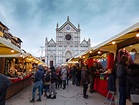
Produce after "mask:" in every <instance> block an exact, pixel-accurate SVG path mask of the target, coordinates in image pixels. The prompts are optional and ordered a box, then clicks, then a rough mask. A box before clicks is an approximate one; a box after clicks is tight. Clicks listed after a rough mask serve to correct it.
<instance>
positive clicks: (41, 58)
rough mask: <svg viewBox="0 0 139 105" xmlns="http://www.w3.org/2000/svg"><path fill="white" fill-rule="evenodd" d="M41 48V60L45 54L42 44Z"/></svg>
mask: <svg viewBox="0 0 139 105" xmlns="http://www.w3.org/2000/svg"><path fill="white" fill-rule="evenodd" d="M40 48H41V55H40V60H42V56H43V48H44V47H43V46H40Z"/></svg>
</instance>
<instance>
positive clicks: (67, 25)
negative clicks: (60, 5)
mask: <svg viewBox="0 0 139 105" xmlns="http://www.w3.org/2000/svg"><path fill="white" fill-rule="evenodd" d="M77 30H78V29H77V28H76V27H75V26H74V25H73V24H72V23H71V22H70V21H69V18H68V19H67V21H66V22H65V23H64V24H63V25H62V26H61V27H60V28H58V31H61V32H76V31H77Z"/></svg>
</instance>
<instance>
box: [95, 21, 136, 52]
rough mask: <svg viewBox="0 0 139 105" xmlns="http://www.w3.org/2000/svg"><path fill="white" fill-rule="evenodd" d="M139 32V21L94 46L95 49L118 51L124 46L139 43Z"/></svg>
mask: <svg viewBox="0 0 139 105" xmlns="http://www.w3.org/2000/svg"><path fill="white" fill-rule="evenodd" d="M138 32H139V22H138V23H136V24H134V25H133V26H131V27H129V28H127V29H126V30H124V31H122V32H120V33H119V34H117V35H115V36H113V37H111V38H110V39H108V40H106V41H104V42H102V43H100V44H98V45H97V46H94V47H92V49H93V50H103V51H112V52H113V51H116V49H120V48H123V47H127V46H129V45H134V44H137V43H139V38H138V37H136V34H137V33H138Z"/></svg>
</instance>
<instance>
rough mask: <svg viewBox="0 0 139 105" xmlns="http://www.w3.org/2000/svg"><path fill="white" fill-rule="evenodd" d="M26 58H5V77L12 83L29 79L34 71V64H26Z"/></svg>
mask: <svg viewBox="0 0 139 105" xmlns="http://www.w3.org/2000/svg"><path fill="white" fill-rule="evenodd" d="M26 59H27V58H22V57H20V58H6V60H5V70H4V71H5V75H7V76H8V77H9V78H10V79H11V81H12V82H17V81H19V80H23V79H25V78H29V77H30V76H31V75H32V73H33V72H34V70H35V69H36V68H35V67H36V66H35V65H37V64H36V63H32V62H27V60H26Z"/></svg>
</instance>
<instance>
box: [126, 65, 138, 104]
mask: <svg viewBox="0 0 139 105" xmlns="http://www.w3.org/2000/svg"><path fill="white" fill-rule="evenodd" d="M126 95H127V98H128V99H129V100H130V101H131V102H132V105H139V65H138V64H131V65H129V66H128V72H127V81H126ZM134 96H135V97H134Z"/></svg>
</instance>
